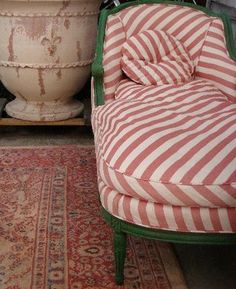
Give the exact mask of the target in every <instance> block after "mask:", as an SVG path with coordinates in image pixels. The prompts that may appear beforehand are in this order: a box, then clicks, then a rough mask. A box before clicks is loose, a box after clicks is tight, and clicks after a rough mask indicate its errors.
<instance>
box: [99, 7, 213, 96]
mask: <svg viewBox="0 0 236 289" xmlns="http://www.w3.org/2000/svg"><path fill="white" fill-rule="evenodd" d="M212 19H214V18H212V17H209V16H208V15H206V14H205V13H203V12H202V11H199V10H197V9H194V8H191V7H187V6H186V7H185V6H179V5H174V4H141V5H135V6H130V7H128V8H125V9H123V10H121V11H120V12H118V13H116V14H114V15H110V16H109V17H108V20H107V25H106V33H105V43H104V55H103V66H104V92H105V101H106V102H110V101H112V100H113V99H114V96H115V90H116V88H117V86H118V84H119V82H120V80H121V79H122V78H123V73H122V70H121V66H120V60H121V57H122V53H121V49H122V46H123V44H124V42H125V41H127V39H129V38H130V37H131V36H133V35H136V34H138V33H140V32H142V31H144V30H163V31H165V32H167V33H169V34H171V35H173V36H174V37H175V38H177V39H178V40H179V41H180V42H181V43H183V45H184V46H185V47H186V49H187V50H188V52H189V54H190V57H191V59H192V60H193V61H194V64H196V63H197V62H198V57H199V54H200V51H201V48H202V44H203V41H204V38H205V35H206V32H207V30H208V28H209V25H210V23H211V21H212Z"/></svg>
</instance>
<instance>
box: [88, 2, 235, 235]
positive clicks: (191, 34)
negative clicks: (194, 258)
mask: <svg viewBox="0 0 236 289" xmlns="http://www.w3.org/2000/svg"><path fill="white" fill-rule="evenodd" d="M175 23H176V25H174V24H175ZM157 27H158V29H161V30H163V31H166V32H167V33H171V34H172V35H174V37H176V38H177V39H179V40H180V41H181V42H182V43H184V45H185V47H187V49H188V52H189V53H190V56H191V59H193V61H194V64H195V67H196V75H197V77H196V78H195V80H192V81H189V82H186V83H183V84H179V85H173V84H167V85H160V86H156V85H151V86H144V85H141V84H137V83H134V82H133V81H131V80H129V79H128V78H125V77H124V75H122V72H121V69H120V59H121V57H122V54H121V49H122V45H123V43H124V42H125V41H126V38H129V37H131V36H132V35H136V34H137V33H139V32H140V31H144V30H147V29H156V28H157ZM214 56H215V59H214ZM226 64H227V65H226ZM214 71H215V72H214ZM235 71H236V65H235V62H234V61H233V60H232V59H230V57H229V55H228V52H227V50H226V46H225V38H224V34H223V30H222V22H221V20H219V19H216V18H213V17H208V16H207V15H205V14H204V13H203V12H200V11H197V10H195V9H193V8H189V7H181V6H175V5H166V4H156V5H146V4H145V5H138V6H134V7H129V8H126V9H124V10H122V11H120V12H119V13H117V14H116V15H112V16H109V19H108V23H107V32H106V37H105V46H104V89H105V99H106V104H105V105H103V106H99V107H94V108H93V112H92V125H93V130H94V136H95V144H96V154H97V169H98V183H99V192H100V197H101V202H102V205H103V207H104V208H105V209H107V210H108V211H109V212H110V213H111V214H113V215H115V216H117V217H118V218H120V219H123V220H126V221H128V222H131V223H134V224H138V225H141V226H146V227H153V228H161V229H165V230H174V231H183V232H234V233H235V232H236V103H235V93H236V87H235V85H236V77H235V76H236V75H235Z"/></svg>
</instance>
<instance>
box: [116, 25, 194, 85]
mask: <svg viewBox="0 0 236 289" xmlns="http://www.w3.org/2000/svg"><path fill="white" fill-rule="evenodd" d="M121 67H122V70H123V71H124V72H125V74H126V75H127V76H128V77H129V78H130V79H131V80H133V81H135V82H137V83H139V84H142V85H146V86H147V85H163V84H181V83H184V82H187V81H189V80H192V75H193V71H194V65H193V62H192V61H191V59H190V56H189V53H188V51H187V49H186V48H185V47H184V45H183V44H182V43H181V42H180V41H179V40H178V39H176V38H175V37H174V36H172V35H170V34H168V33H166V32H164V31H162V30H145V31H143V32H141V33H138V34H136V35H133V36H131V37H130V38H129V39H128V40H127V42H125V43H124V45H123V47H122V59H121Z"/></svg>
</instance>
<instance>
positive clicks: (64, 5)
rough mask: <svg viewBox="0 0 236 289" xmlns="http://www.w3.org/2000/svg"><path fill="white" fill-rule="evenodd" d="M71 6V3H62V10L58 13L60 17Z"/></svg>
mask: <svg viewBox="0 0 236 289" xmlns="http://www.w3.org/2000/svg"><path fill="white" fill-rule="evenodd" d="M69 6H70V1H62V7H61V9H60V10H59V11H58V15H60V13H61V12H62V11H64V10H66V8H67V7H69Z"/></svg>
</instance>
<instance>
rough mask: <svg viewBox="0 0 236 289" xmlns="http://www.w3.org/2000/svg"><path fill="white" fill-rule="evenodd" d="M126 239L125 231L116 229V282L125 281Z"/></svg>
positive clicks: (121, 282)
mask: <svg viewBox="0 0 236 289" xmlns="http://www.w3.org/2000/svg"><path fill="white" fill-rule="evenodd" d="M126 239H127V235H126V234H125V233H123V232H120V231H119V232H117V231H114V254H115V266H116V276H115V279H116V284H117V285H122V284H123V283H124V265H125V256H126Z"/></svg>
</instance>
